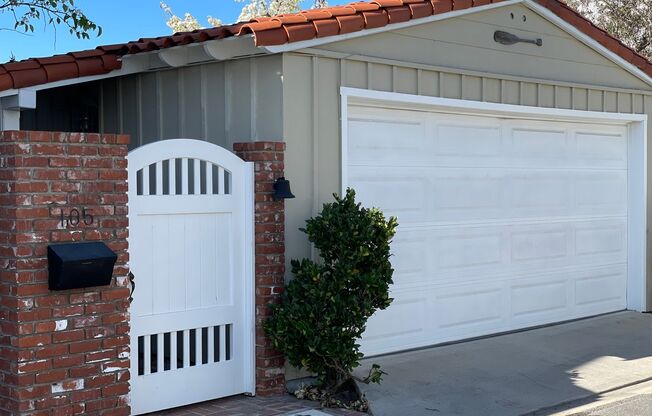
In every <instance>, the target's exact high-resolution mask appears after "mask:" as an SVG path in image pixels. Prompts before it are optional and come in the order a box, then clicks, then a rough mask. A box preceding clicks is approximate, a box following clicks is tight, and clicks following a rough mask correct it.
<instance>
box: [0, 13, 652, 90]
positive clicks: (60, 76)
mask: <svg viewBox="0 0 652 416" xmlns="http://www.w3.org/2000/svg"><path fill="white" fill-rule="evenodd" d="M499 1H502V0H374V1H369V2H365V1H355V2H353V3H350V4H348V5H345V6H336V7H329V8H325V9H318V10H305V11H302V12H299V13H293V14H285V15H279V16H273V17H259V18H256V19H253V20H251V21H249V22H242V23H237V24H234V25H228V26H221V27H217V28H210V29H201V30H195V31H192V32H186V33H175V34H173V35H169V36H160V37H157V38H143V39H138V40H137V41H133V42H127V43H123V44H117V45H104V46H99V47H97V48H96V49H92V50H86V51H78V52H70V53H68V54H66V55H55V56H52V57H45V58H33V59H27V60H24V61H20V62H9V63H6V64H4V65H0V91H4V90H7V89H11V88H21V87H25V86H32V85H37V84H43V83H46V82H53V81H60V80H64V79H71V78H76V77H84V76H91V75H99V74H106V73H108V72H111V71H113V70H116V69H119V68H121V66H122V61H121V58H122V56H124V55H128V54H136V53H141V52H147V51H152V50H157V49H165V48H170V47H173V46H178V45H187V44H191V43H198V42H205V41H208V40H213V39H223V38H226V37H232V36H243V35H249V34H251V35H253V37H254V40H255V44H256V45H257V46H273V45H282V44H285V43H289V42H300V41H306V40H311V39H315V38H323V37H327V36H336V35H340V34H345V33H352V32H359V31H362V30H364V29H373V28H379V27H383V26H386V25H391V24H393V23H400V22H406V21H410V20H414V19H421V18H424V17H428V16H431V15H433V14H441V13H446V12H449V11H451V10H462V9H467V8H470V7H480V6H484V5H487V4H490V3H496V2H499ZM535 1H537V2H538V3H539V4H540V5H542V6H544V7H546V8H548V9H549V10H551V11H552V12H553V13H555V14H556V15H557V16H559V17H560V18H561V19H563V20H565V21H566V22H568V23H569V24H571V25H573V26H575V27H576V28H577V29H578V30H580V31H581V32H582V33H584V34H586V35H588V36H590V37H591V38H593V39H595V40H596V41H597V42H599V43H600V44H601V45H603V46H604V47H605V48H607V49H609V50H610V51H611V52H613V53H615V54H617V55H618V56H620V57H621V58H623V59H625V60H626V61H628V62H631V63H632V64H633V65H635V66H636V67H638V68H640V69H641V70H642V71H643V72H645V73H646V74H647V75H649V76H652V63H650V62H648V61H647V60H646V59H645V58H643V57H642V56H641V55H639V54H637V53H636V52H634V51H633V50H631V49H629V48H628V47H627V46H625V45H624V44H623V43H622V42H620V41H619V40H617V39H615V38H614V37H612V36H611V35H609V34H608V33H607V32H605V31H604V30H602V29H600V28H598V27H597V26H595V25H594V24H592V23H591V22H589V21H588V20H586V19H585V18H584V17H582V16H581V15H580V14H579V13H578V12H576V11H575V10H573V9H572V8H570V7H569V6H568V5H566V4H565V3H564V2H563V1H561V0H535Z"/></svg>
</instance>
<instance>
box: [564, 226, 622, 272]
mask: <svg viewBox="0 0 652 416" xmlns="http://www.w3.org/2000/svg"><path fill="white" fill-rule="evenodd" d="M575 253H576V255H577V256H578V257H579V258H581V259H583V260H584V261H587V260H585V259H588V261H589V262H590V261H591V259H596V260H597V259H609V260H610V261H611V262H624V261H626V260H627V221H626V220H625V219H622V220H610V221H593V222H590V223H587V224H580V225H578V226H577V230H576V232H575Z"/></svg>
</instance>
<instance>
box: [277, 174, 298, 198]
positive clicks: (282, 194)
mask: <svg viewBox="0 0 652 416" xmlns="http://www.w3.org/2000/svg"><path fill="white" fill-rule="evenodd" d="M289 198H294V195H293V194H292V191H291V190H290V181H288V180H287V179H285V178H283V177H281V178H278V179H277V180H276V182H274V200H275V201H280V200H282V199H289Z"/></svg>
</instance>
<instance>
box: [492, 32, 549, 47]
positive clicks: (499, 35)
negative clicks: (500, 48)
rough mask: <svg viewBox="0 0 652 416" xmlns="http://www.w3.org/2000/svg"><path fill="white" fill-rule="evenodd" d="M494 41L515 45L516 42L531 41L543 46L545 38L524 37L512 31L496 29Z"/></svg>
mask: <svg viewBox="0 0 652 416" xmlns="http://www.w3.org/2000/svg"><path fill="white" fill-rule="evenodd" d="M494 41H495V42H498V43H500V44H501V45H514V44H515V43H531V44H533V45H537V46H543V39H541V38H538V39H523V38H520V37H518V36H516V35H514V34H512V33H509V32H503V31H502V30H496V31H495V32H494Z"/></svg>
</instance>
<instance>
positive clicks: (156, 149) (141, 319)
mask: <svg viewBox="0 0 652 416" xmlns="http://www.w3.org/2000/svg"><path fill="white" fill-rule="evenodd" d="M128 160H129V228H130V230H129V252H130V263H131V271H132V273H133V275H134V283H135V286H134V293H133V302H132V304H131V406H132V412H133V414H142V413H147V412H152V411H157V410H162V409H168V408H172V407H177V406H182V405H186V404H190V403H196V402H200V401H205V400H210V399H215V398H219V397H224V396H229V395H234V394H239V393H253V392H254V378H255V373H254V371H255V370H254V314H253V308H254V305H253V302H254V293H253V291H254V288H253V229H252V227H253V165H252V164H251V163H248V162H244V161H243V160H241V159H240V158H238V157H237V156H235V155H234V154H233V153H231V152H229V151H227V150H226V149H223V148H221V147H219V146H216V145H213V144H210V143H207V142H203V141H199V140H187V139H176V140H164V141H159V142H155V143H152V144H148V145H146V146H142V147H140V148H138V149H135V150H134V151H132V152H130V153H129V157H128Z"/></svg>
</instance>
